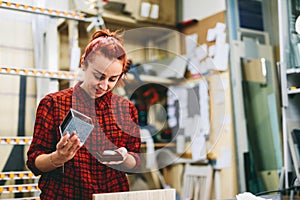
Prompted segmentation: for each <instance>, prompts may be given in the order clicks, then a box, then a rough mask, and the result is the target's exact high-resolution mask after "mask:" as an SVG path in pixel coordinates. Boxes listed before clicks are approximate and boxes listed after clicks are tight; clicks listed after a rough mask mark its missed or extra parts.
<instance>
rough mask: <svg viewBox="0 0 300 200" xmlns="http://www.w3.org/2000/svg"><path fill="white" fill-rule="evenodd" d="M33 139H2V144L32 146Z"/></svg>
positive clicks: (0, 139)
mask: <svg viewBox="0 0 300 200" xmlns="http://www.w3.org/2000/svg"><path fill="white" fill-rule="evenodd" d="M31 140H32V137H0V145H1V144H14V145H30V143H31Z"/></svg>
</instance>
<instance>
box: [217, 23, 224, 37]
mask: <svg viewBox="0 0 300 200" xmlns="http://www.w3.org/2000/svg"><path fill="white" fill-rule="evenodd" d="M215 29H216V32H217V34H218V33H224V32H225V29H226V25H225V24H224V23H221V22H217V24H216V27H215Z"/></svg>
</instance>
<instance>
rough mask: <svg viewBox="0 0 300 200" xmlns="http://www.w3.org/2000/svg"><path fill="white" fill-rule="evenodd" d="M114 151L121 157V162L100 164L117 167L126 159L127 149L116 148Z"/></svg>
mask: <svg viewBox="0 0 300 200" xmlns="http://www.w3.org/2000/svg"><path fill="white" fill-rule="evenodd" d="M116 151H117V152H118V153H120V154H121V155H122V157H123V160H121V161H109V162H101V163H102V164H105V165H119V164H122V163H123V162H124V161H125V160H126V159H127V157H128V152H127V149H126V148H125V147H121V148H118V149H117V150H116Z"/></svg>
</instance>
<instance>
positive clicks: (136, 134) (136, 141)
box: [128, 102, 141, 172]
mask: <svg viewBox="0 0 300 200" xmlns="http://www.w3.org/2000/svg"><path fill="white" fill-rule="evenodd" d="M129 106H130V110H131V112H130V113H131V118H132V121H133V122H135V123H136V124H138V112H137V109H136V108H135V106H134V104H133V103H132V102H131V103H130V104H129ZM132 136H133V137H132V141H130V142H128V149H129V154H131V155H132V156H133V157H134V158H135V160H136V166H135V167H134V168H133V169H131V170H130V171H132V172H134V171H136V170H138V169H139V168H140V166H141V158H140V156H139V153H140V147H141V137H140V129H139V127H138V126H134V130H133V133H132Z"/></svg>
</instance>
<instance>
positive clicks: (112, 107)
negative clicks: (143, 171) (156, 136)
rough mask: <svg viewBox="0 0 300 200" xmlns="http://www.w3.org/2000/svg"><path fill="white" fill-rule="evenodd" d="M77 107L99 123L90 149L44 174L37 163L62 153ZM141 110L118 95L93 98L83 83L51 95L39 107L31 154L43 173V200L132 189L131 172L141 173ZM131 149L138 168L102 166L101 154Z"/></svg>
mask: <svg viewBox="0 0 300 200" xmlns="http://www.w3.org/2000/svg"><path fill="white" fill-rule="evenodd" d="M71 107H72V108H74V109H76V110H78V111H80V112H82V113H84V114H86V115H87V116H90V117H91V118H92V119H93V123H94V125H95V127H94V129H93V131H92V133H91V134H90V136H89V137H88V139H87V140H86V142H85V144H84V146H83V147H82V148H81V149H79V150H78V152H77V153H76V155H75V156H74V158H73V159H71V160H70V161H68V162H66V163H65V165H64V171H63V170H62V167H60V168H57V169H55V170H53V171H50V172H46V173H44V172H41V171H40V170H38V169H37V168H36V166H35V164H34V162H35V159H36V157H37V156H39V155H41V154H48V153H51V152H53V151H55V149H56V144H57V142H58V141H59V139H60V137H61V136H60V132H59V125H60V123H61V122H62V120H63V119H64V117H65V116H66V114H67V112H68V111H69V109H70V108H71ZM137 122H138V117H137V110H136V108H135V107H134V104H133V103H132V102H130V101H128V100H127V99H124V98H122V97H119V96H117V95H115V94H113V93H112V92H108V93H107V94H105V95H104V96H102V97H100V98H97V99H92V98H90V97H89V96H88V94H87V93H86V92H85V91H84V90H83V89H82V88H80V83H77V84H76V86H75V87H74V88H69V89H66V90H62V91H59V92H56V93H52V94H48V95H46V96H45V98H43V99H42V100H41V102H40V104H39V106H38V109H37V113H36V121H35V127H34V135H33V139H32V143H31V145H30V148H29V150H28V152H27V156H28V159H27V162H26V164H27V166H28V168H29V169H30V170H31V171H32V172H33V173H34V174H35V175H41V177H40V179H39V188H40V189H41V195H40V197H41V199H43V200H44V199H51V200H53V199H72V200H74V199H92V194H93V193H107V192H121V191H128V190H129V185H128V180H127V178H126V172H131V173H132V172H135V170H137V169H138V168H139V166H140V164H141V160H140V156H139V155H138V153H139V152H140V145H141V139H140V132H139V127H138V125H137ZM119 147H126V149H127V150H128V152H129V153H130V154H131V155H133V156H134V158H135V159H136V161H137V165H136V167H135V168H134V169H131V170H130V171H126V169H123V168H122V167H120V166H117V167H116V168H115V169H113V168H111V167H108V166H106V165H103V164H101V163H100V162H98V161H97V159H96V158H95V156H94V155H95V153H96V152H99V151H102V150H104V149H115V148H119Z"/></svg>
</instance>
